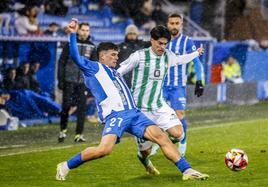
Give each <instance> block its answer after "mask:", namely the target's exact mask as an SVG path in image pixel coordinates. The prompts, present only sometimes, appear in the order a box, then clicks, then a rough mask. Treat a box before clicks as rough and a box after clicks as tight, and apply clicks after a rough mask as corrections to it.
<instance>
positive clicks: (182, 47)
mask: <svg viewBox="0 0 268 187" xmlns="http://www.w3.org/2000/svg"><path fill="white" fill-rule="evenodd" d="M167 48H168V49H169V50H171V51H172V52H174V53H175V54H176V55H184V54H188V53H192V52H194V51H196V46H195V45H194V43H193V41H192V40H191V39H190V38H189V37H188V36H185V35H183V34H180V35H179V36H178V37H177V38H175V39H173V40H171V41H170V42H169V44H168V46H167ZM193 62H194V68H195V72H196V79H197V80H202V63H201V61H200V60H199V58H198V57H197V58H195V59H194V60H193ZM187 69H188V64H183V65H177V66H174V67H171V68H170V69H169V71H168V73H167V76H166V78H165V82H164V86H172V87H181V86H186V83H187Z"/></svg>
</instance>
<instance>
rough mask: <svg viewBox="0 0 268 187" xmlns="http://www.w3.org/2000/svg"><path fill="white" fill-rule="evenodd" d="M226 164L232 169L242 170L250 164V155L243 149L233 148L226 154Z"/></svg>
mask: <svg viewBox="0 0 268 187" xmlns="http://www.w3.org/2000/svg"><path fill="white" fill-rule="evenodd" d="M225 164H226V166H227V167H228V168H229V169H230V170H232V171H241V170H243V169H245V168H246V167H247V165H248V156H247V154H246V153H245V152H244V151H243V150H241V149H231V150H229V151H228V152H227V154H226V156H225Z"/></svg>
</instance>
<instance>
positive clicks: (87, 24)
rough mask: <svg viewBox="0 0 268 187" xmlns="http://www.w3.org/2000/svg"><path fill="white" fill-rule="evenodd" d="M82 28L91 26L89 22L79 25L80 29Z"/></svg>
mask: <svg viewBox="0 0 268 187" xmlns="http://www.w3.org/2000/svg"><path fill="white" fill-rule="evenodd" d="M82 26H88V27H90V25H89V23H88V22H82V23H79V29H81V27H82Z"/></svg>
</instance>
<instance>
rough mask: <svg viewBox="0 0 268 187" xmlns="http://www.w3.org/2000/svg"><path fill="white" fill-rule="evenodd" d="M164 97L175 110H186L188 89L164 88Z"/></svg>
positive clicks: (183, 87) (182, 87)
mask: <svg viewBox="0 0 268 187" xmlns="http://www.w3.org/2000/svg"><path fill="white" fill-rule="evenodd" d="M163 96H164V98H165V100H166V101H169V102H170V106H171V108H173V109H174V110H185V109H186V87H185V86H181V87H163Z"/></svg>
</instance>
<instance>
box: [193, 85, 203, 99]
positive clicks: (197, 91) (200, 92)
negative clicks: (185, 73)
mask: <svg viewBox="0 0 268 187" xmlns="http://www.w3.org/2000/svg"><path fill="white" fill-rule="evenodd" d="M203 92H204V86H203V84H202V82H201V81H196V83H195V90H194V94H195V95H196V96H197V97H200V96H202V95H203Z"/></svg>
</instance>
